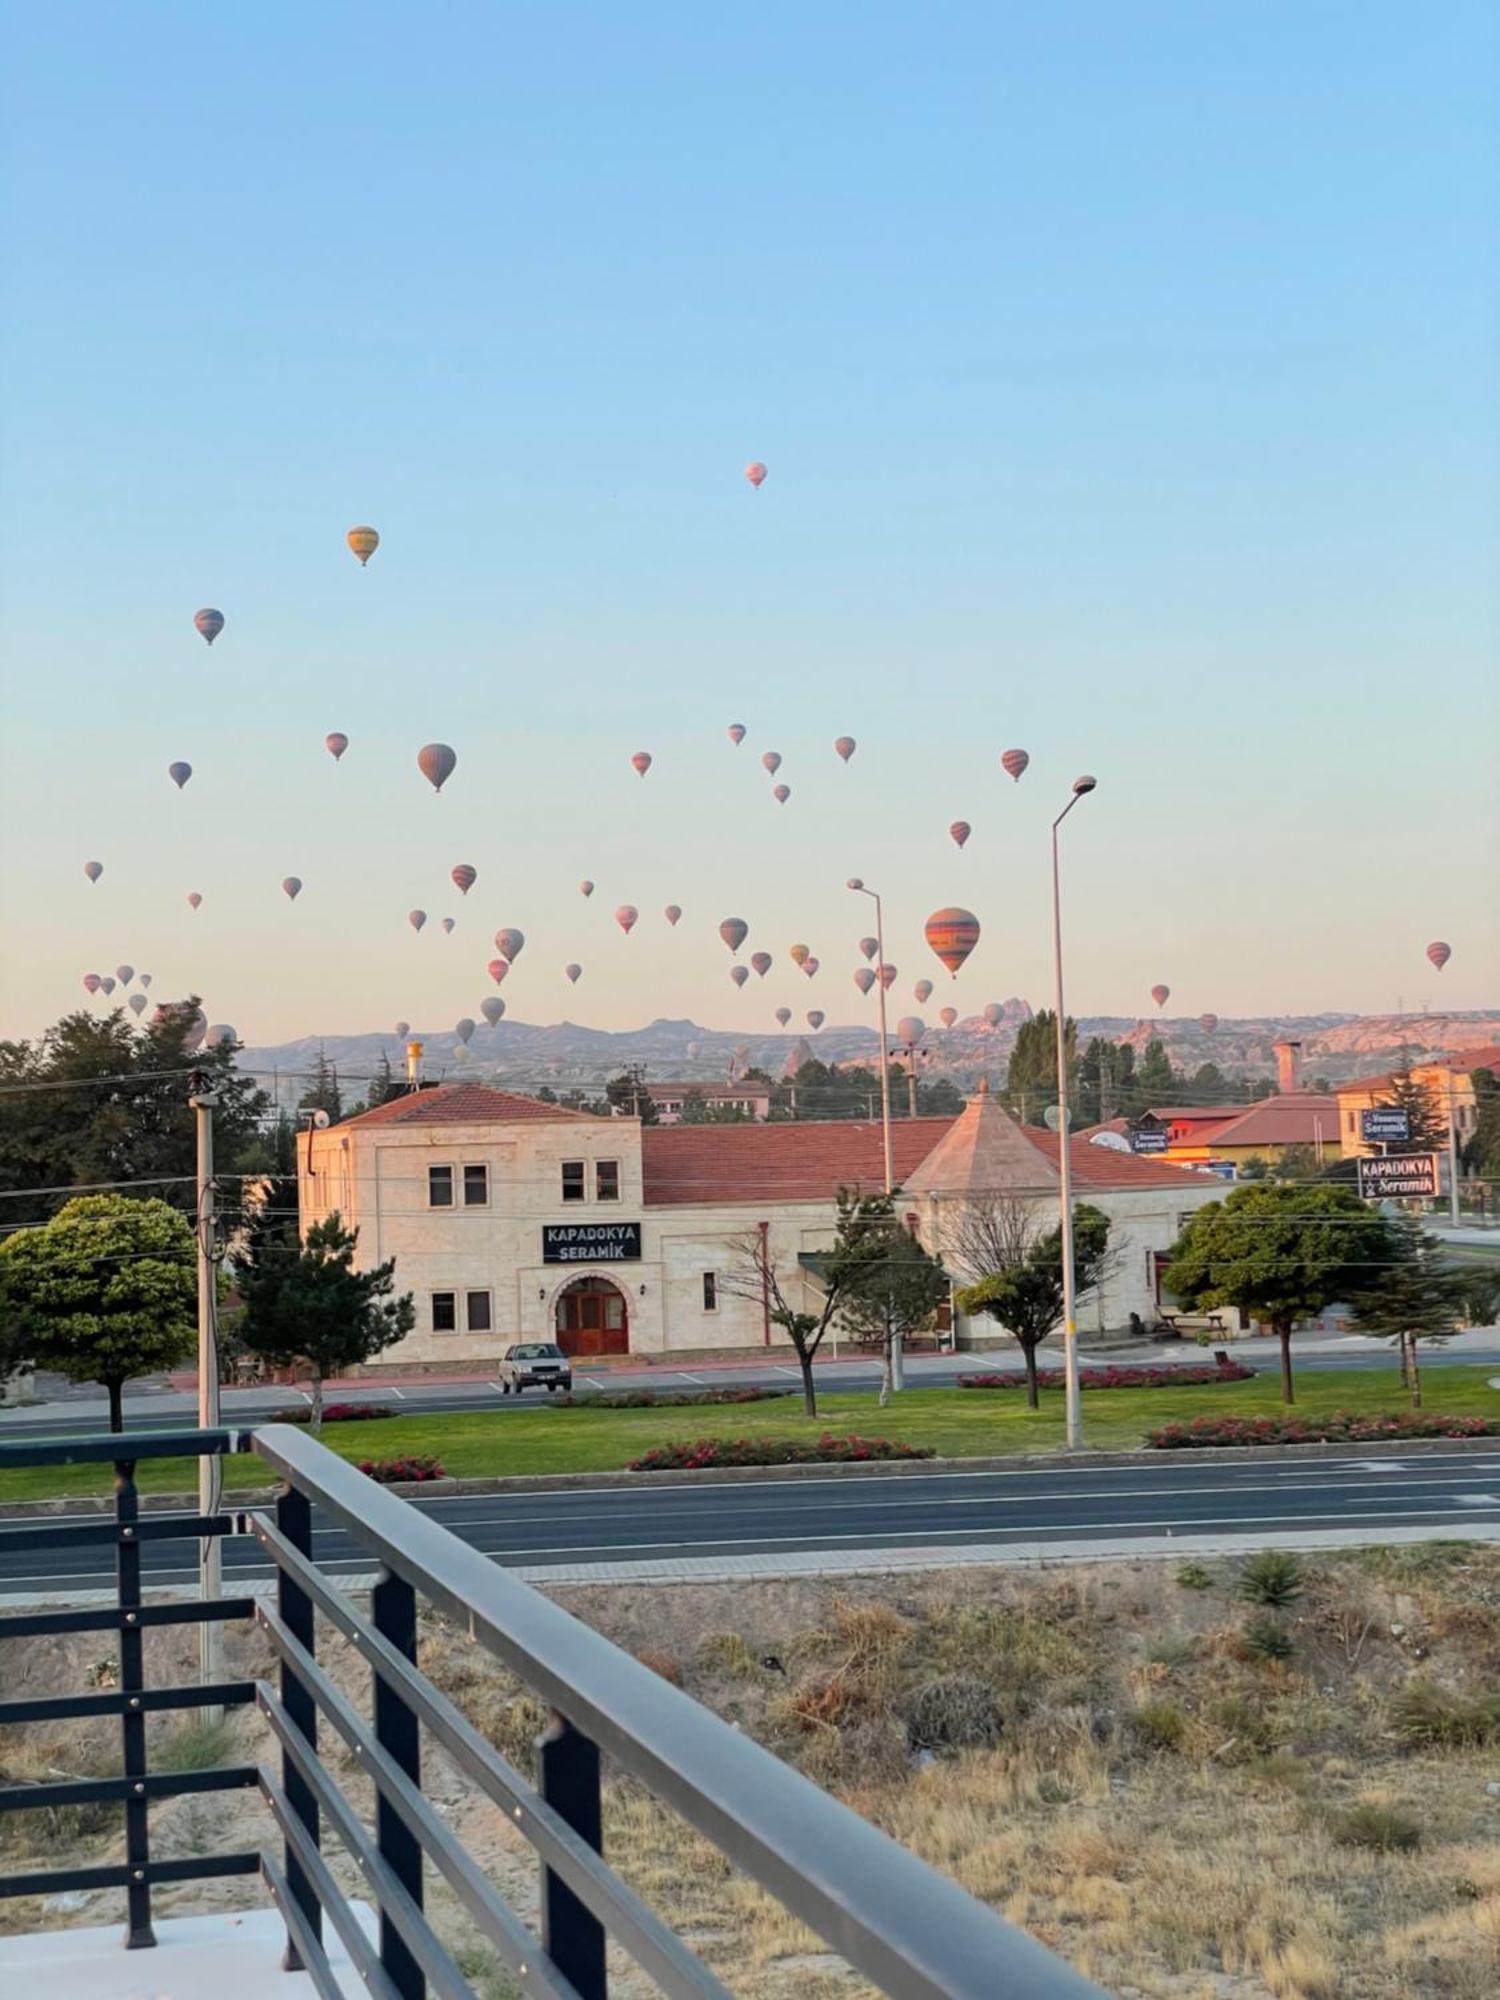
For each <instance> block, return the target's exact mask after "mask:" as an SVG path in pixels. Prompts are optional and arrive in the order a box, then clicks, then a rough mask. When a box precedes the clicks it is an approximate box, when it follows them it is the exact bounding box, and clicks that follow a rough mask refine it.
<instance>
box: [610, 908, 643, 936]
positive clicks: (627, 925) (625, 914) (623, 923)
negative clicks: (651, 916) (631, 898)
mask: <svg viewBox="0 0 1500 2000" xmlns="http://www.w3.org/2000/svg"><path fill="white" fill-rule="evenodd" d="M640 914H641V913H640V911H639V910H638V909H637V908H636V906H635V904H634V903H621V905H620V907H619V909H617V910H616V911H615V922H616V923H617V924H618V925H619V926H620V929H621V930H622V931H624V933H625V935H626V937H629V936H630V933H631V932H632V931H633V930H634V929H635V927H636V924H637V923H638V922H639V920H640Z"/></svg>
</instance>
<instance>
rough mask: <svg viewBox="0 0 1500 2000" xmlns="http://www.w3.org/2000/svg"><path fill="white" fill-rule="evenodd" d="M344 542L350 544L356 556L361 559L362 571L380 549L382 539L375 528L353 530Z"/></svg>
mask: <svg viewBox="0 0 1500 2000" xmlns="http://www.w3.org/2000/svg"><path fill="white" fill-rule="evenodd" d="M344 540H345V541H346V542H347V543H348V544H349V547H350V549H351V550H352V551H353V552H354V554H355V555H357V556H358V557H359V566H360V568H361V569H363V568H364V566H365V564H366V563H367V562H368V561H369V560H370V558H371V556H372V555H374V553H375V551H376V550H377V549H378V548H379V547H380V537H379V535H377V534H376V532H375V530H374V529H373V528H351V529H350V530H349V532H348V534H347V535H345V537H344Z"/></svg>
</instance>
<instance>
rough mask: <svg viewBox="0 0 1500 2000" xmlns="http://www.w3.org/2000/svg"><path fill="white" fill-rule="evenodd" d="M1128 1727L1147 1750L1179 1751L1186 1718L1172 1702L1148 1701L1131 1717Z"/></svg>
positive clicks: (1184, 1733) (1185, 1730) (1185, 1728)
mask: <svg viewBox="0 0 1500 2000" xmlns="http://www.w3.org/2000/svg"><path fill="white" fill-rule="evenodd" d="M1130 1726H1131V1728H1132V1729H1133V1730H1134V1731H1135V1733H1136V1735H1137V1736H1138V1737H1139V1738H1140V1740H1141V1742H1142V1744H1143V1745H1144V1746H1145V1748H1146V1749H1148V1750H1180V1749H1181V1748H1182V1739H1183V1737H1184V1736H1185V1735H1186V1734H1187V1717H1186V1716H1185V1715H1184V1714H1183V1712H1182V1710H1181V1709H1180V1708H1179V1707H1178V1706H1177V1704H1176V1702H1174V1701H1148V1702H1147V1703H1146V1704H1145V1706H1144V1707H1143V1708H1138V1709H1137V1710H1136V1711H1135V1713H1134V1715H1132V1716H1131V1718H1130Z"/></svg>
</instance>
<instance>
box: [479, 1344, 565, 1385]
mask: <svg viewBox="0 0 1500 2000" xmlns="http://www.w3.org/2000/svg"><path fill="white" fill-rule="evenodd" d="M496 1379H497V1380H498V1382H499V1384H500V1393H501V1395H503V1396H519V1395H520V1393H521V1391H522V1390H523V1389H545V1390H547V1391H548V1393H549V1394H550V1393H551V1391H552V1390H554V1389H571V1388H572V1386H573V1364H572V1362H571V1361H570V1360H569V1359H568V1357H567V1355H566V1354H564V1353H563V1351H562V1349H561V1348H560V1347H559V1346H558V1345H557V1343H556V1341H553V1340H519V1341H515V1342H514V1343H513V1344H512V1345H511V1346H509V1347H507V1348H506V1350H505V1358H504V1360H502V1362H501V1363H500V1368H499V1373H498V1375H497V1377H496Z"/></svg>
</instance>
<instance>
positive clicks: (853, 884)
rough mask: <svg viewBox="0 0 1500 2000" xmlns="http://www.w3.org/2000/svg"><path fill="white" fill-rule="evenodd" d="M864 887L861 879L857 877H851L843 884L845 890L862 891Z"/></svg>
mask: <svg viewBox="0 0 1500 2000" xmlns="http://www.w3.org/2000/svg"><path fill="white" fill-rule="evenodd" d="M864 886H865V885H864V882H863V880H862V878H861V877H860V876H858V875H851V876H850V877H849V880H848V881H847V882H846V883H845V884H844V887H845V888H846V889H863V887H864Z"/></svg>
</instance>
